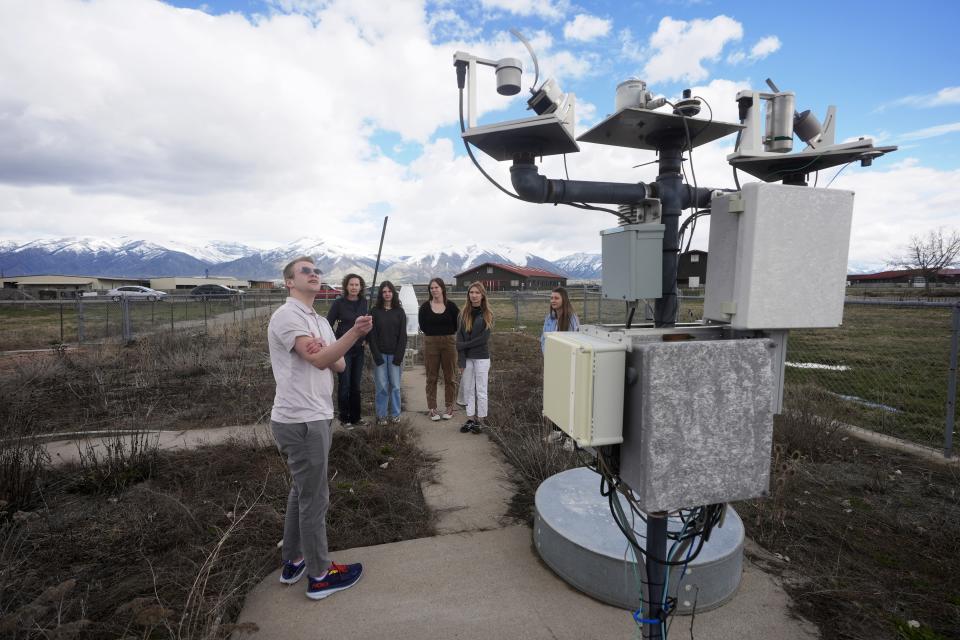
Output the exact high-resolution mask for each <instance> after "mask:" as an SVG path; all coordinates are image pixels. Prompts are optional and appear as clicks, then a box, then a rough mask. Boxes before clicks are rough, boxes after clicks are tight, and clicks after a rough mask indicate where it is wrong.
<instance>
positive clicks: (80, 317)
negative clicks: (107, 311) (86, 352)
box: [77, 298, 83, 344]
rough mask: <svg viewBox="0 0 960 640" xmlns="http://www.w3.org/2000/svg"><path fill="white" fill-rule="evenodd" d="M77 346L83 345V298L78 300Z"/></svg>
mask: <svg viewBox="0 0 960 640" xmlns="http://www.w3.org/2000/svg"><path fill="white" fill-rule="evenodd" d="M77 344H83V298H79V299H78V300H77Z"/></svg>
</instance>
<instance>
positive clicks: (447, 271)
mask: <svg viewBox="0 0 960 640" xmlns="http://www.w3.org/2000/svg"><path fill="white" fill-rule="evenodd" d="M484 262H499V263H503V264H513V265H516V266H518V267H534V268H537V269H545V270H547V271H554V272H558V269H557V265H555V264H554V263H553V262H550V261H549V260H547V259H546V258H541V257H540V256H537V255H534V254H532V253H529V252H527V251H523V250H520V249H517V248H516V247H510V246H508V245H495V246H494V247H492V248H487V247H480V246H478V245H470V246H467V247H460V248H457V247H444V248H442V249H439V250H437V251H432V252H429V253H422V254H416V255H412V256H407V257H405V258H400V259H398V260H397V261H396V262H394V263H393V264H391V265H390V266H389V267H388V268H387V269H386V270H385V271H384V276H383V277H384V278H386V279H388V280H394V281H396V282H426V281H428V280H429V279H430V278H434V277H441V278H443V279H444V280H447V281H451V280H453V276H455V275H456V274H458V273H460V272H462V271H466V270H467V269H469V268H470V267H472V266H474V265H477V264H482V263H484ZM560 273H562V272H560Z"/></svg>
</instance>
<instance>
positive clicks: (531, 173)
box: [510, 156, 716, 209]
mask: <svg viewBox="0 0 960 640" xmlns="http://www.w3.org/2000/svg"><path fill="white" fill-rule="evenodd" d="M510 179H511V182H512V183H513V188H514V189H515V190H516V192H517V195H519V196H520V197H521V198H522V199H523V200H526V201H527V202H539V203H544V202H549V203H551V204H574V203H580V202H592V203H597V204H637V203H639V202H643V201H644V200H646V199H647V198H655V197H657V185H656V184H645V183H643V182H638V183H631V182H592V181H588V180H553V179H550V178H547V177H545V176H542V175H540V173H539V172H538V171H537V165H536V164H535V163H534V161H533V158H532V157H528V156H518V157H515V158H514V160H513V166H511V167H510ZM715 192H716V190H715V189H709V188H706V187H700V188H696V187H691V186H689V185H684V186H683V187H682V189H681V193H680V199H681V208H682V209H687V208H689V207H707V206H709V205H710V199H711V198H712V197H713V194H714V193H715Z"/></svg>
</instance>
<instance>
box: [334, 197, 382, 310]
mask: <svg viewBox="0 0 960 640" xmlns="http://www.w3.org/2000/svg"><path fill="white" fill-rule="evenodd" d="M389 219H390V216H383V229H381V230H380V247H379V248H378V249H377V264H376V265H374V267H373V284H371V285H370V296H369V299H368V300H367V309H368V312H369V309H372V308H373V292H374V291H375V290H376V288H377V272H378V271H380V254H381V253H383V237H384V236H385V235H387V220H389ZM343 295H347V294H346V292H344V294H343ZM361 295H363V294H362V292H361Z"/></svg>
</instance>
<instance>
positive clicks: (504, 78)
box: [497, 58, 523, 96]
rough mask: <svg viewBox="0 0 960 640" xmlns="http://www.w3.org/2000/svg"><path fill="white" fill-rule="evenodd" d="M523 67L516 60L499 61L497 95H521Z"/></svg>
mask: <svg viewBox="0 0 960 640" xmlns="http://www.w3.org/2000/svg"><path fill="white" fill-rule="evenodd" d="M522 73H523V67H522V66H521V63H520V61H519V60H518V59H516V58H501V59H500V60H498V61H497V93H499V94H500V95H502V96H515V95H517V94H518V93H520V76H521V74H522Z"/></svg>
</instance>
